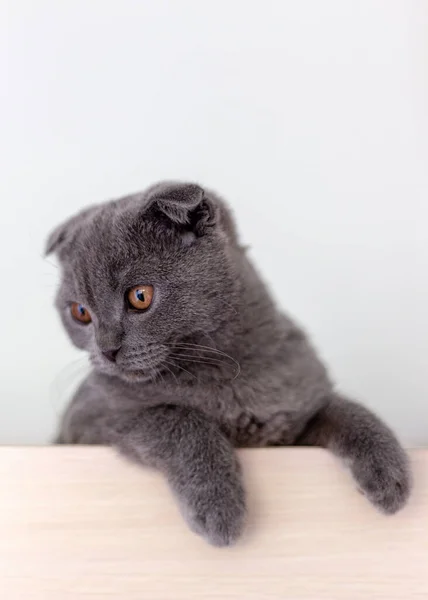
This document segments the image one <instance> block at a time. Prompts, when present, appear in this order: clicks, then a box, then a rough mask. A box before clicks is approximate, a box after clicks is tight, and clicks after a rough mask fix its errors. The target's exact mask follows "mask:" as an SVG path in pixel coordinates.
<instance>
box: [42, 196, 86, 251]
mask: <svg viewBox="0 0 428 600" xmlns="http://www.w3.org/2000/svg"><path fill="white" fill-rule="evenodd" d="M97 208H98V207H97V206H91V207H89V208H86V209H85V210H82V211H81V212H80V213H78V214H77V215H74V217H71V218H70V219H67V220H66V221H64V223H61V224H60V225H58V227H56V228H55V229H54V230H53V231H52V232H51V234H50V235H49V237H48V239H47V240H46V246H45V256H48V255H49V254H52V252H55V253H59V252H61V250H62V249H63V248H65V247H66V246H68V245H69V244H70V243H72V242H73V239H74V238H75V235H76V233H77V232H78V231H79V229H80V228H81V227H82V225H83V224H84V223H85V222H86V221H87V218H88V216H90V215H91V214H92V213H94V212H95V211H96V209H97Z"/></svg>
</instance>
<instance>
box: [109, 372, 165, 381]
mask: <svg viewBox="0 0 428 600" xmlns="http://www.w3.org/2000/svg"><path fill="white" fill-rule="evenodd" d="M156 375H157V372H152V373H146V372H144V371H119V372H118V373H116V377H119V379H122V380H123V381H126V382H127V383H149V382H150V381H154V380H155V378H156Z"/></svg>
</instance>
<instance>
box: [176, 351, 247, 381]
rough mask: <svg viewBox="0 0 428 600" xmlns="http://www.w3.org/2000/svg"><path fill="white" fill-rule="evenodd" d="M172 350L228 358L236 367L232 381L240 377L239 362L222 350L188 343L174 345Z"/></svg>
mask: <svg viewBox="0 0 428 600" xmlns="http://www.w3.org/2000/svg"><path fill="white" fill-rule="evenodd" d="M174 348H176V349H180V348H181V349H183V350H192V349H193V350H200V351H205V352H212V353H214V354H219V355H221V356H224V357H225V358H228V359H229V360H231V361H232V362H233V363H234V364H235V366H236V375H235V377H234V380H235V379H236V378H237V377H238V376H239V375H240V373H241V365H240V364H239V362H238V361H237V360H236V359H235V358H233V356H230V354H227V353H226V352H223V351H222V350H218V349H217V348H212V347H211V346H203V345H202V344H190V343H188V342H179V343H178V344H174Z"/></svg>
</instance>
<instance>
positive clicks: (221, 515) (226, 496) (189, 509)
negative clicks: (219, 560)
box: [180, 480, 246, 546]
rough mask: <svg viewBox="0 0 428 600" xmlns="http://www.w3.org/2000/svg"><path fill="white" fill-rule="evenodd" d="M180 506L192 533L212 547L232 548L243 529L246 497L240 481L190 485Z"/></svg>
mask: <svg viewBox="0 0 428 600" xmlns="http://www.w3.org/2000/svg"><path fill="white" fill-rule="evenodd" d="M180 506H181V510H182V513H183V515H184V518H185V519H186V521H187V522H188V524H189V526H190V528H191V529H192V531H194V532H195V533H197V534H198V535H200V536H202V537H203V538H205V539H206V540H207V541H208V542H209V543H210V544H212V545H213V546H231V545H232V544H234V543H235V542H236V541H237V540H238V538H239V536H240V535H241V533H242V530H243V528H244V524H245V515H246V509H245V497H244V490H243V488H242V484H241V482H240V481H239V480H236V481H229V482H222V483H220V482H216V483H215V482H212V483H207V484H206V485H204V486H201V487H200V488H194V487H193V486H192V488H190V489H188V490H186V493H185V496H184V498H183V497H181V499H180Z"/></svg>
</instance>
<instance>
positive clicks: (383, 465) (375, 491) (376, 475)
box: [354, 455, 412, 514]
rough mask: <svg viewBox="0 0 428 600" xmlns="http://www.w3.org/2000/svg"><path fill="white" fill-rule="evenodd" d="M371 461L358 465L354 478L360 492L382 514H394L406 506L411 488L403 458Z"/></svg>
mask: <svg viewBox="0 0 428 600" xmlns="http://www.w3.org/2000/svg"><path fill="white" fill-rule="evenodd" d="M398 458H399V460H397V456H395V457H388V458H387V459H384V458H382V457H379V458H378V460H375V459H372V460H370V461H368V462H365V463H364V465H363V466H362V465H360V466H359V467H358V468H357V469H355V471H354V476H355V478H356V480H357V482H358V485H359V487H360V489H361V491H362V492H363V493H364V494H365V495H366V496H367V498H368V499H369V500H370V501H371V502H372V503H373V504H374V505H375V506H376V507H377V508H378V509H379V510H380V511H382V512H383V513H386V514H394V513H396V512H397V511H398V510H400V509H401V508H403V506H404V505H405V504H406V502H407V500H408V498H409V496H410V491H411V487H412V485H411V484H412V480H411V472H410V468H409V465H408V462H407V459H406V457H405V456H401V455H400V456H399V457H398Z"/></svg>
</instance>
